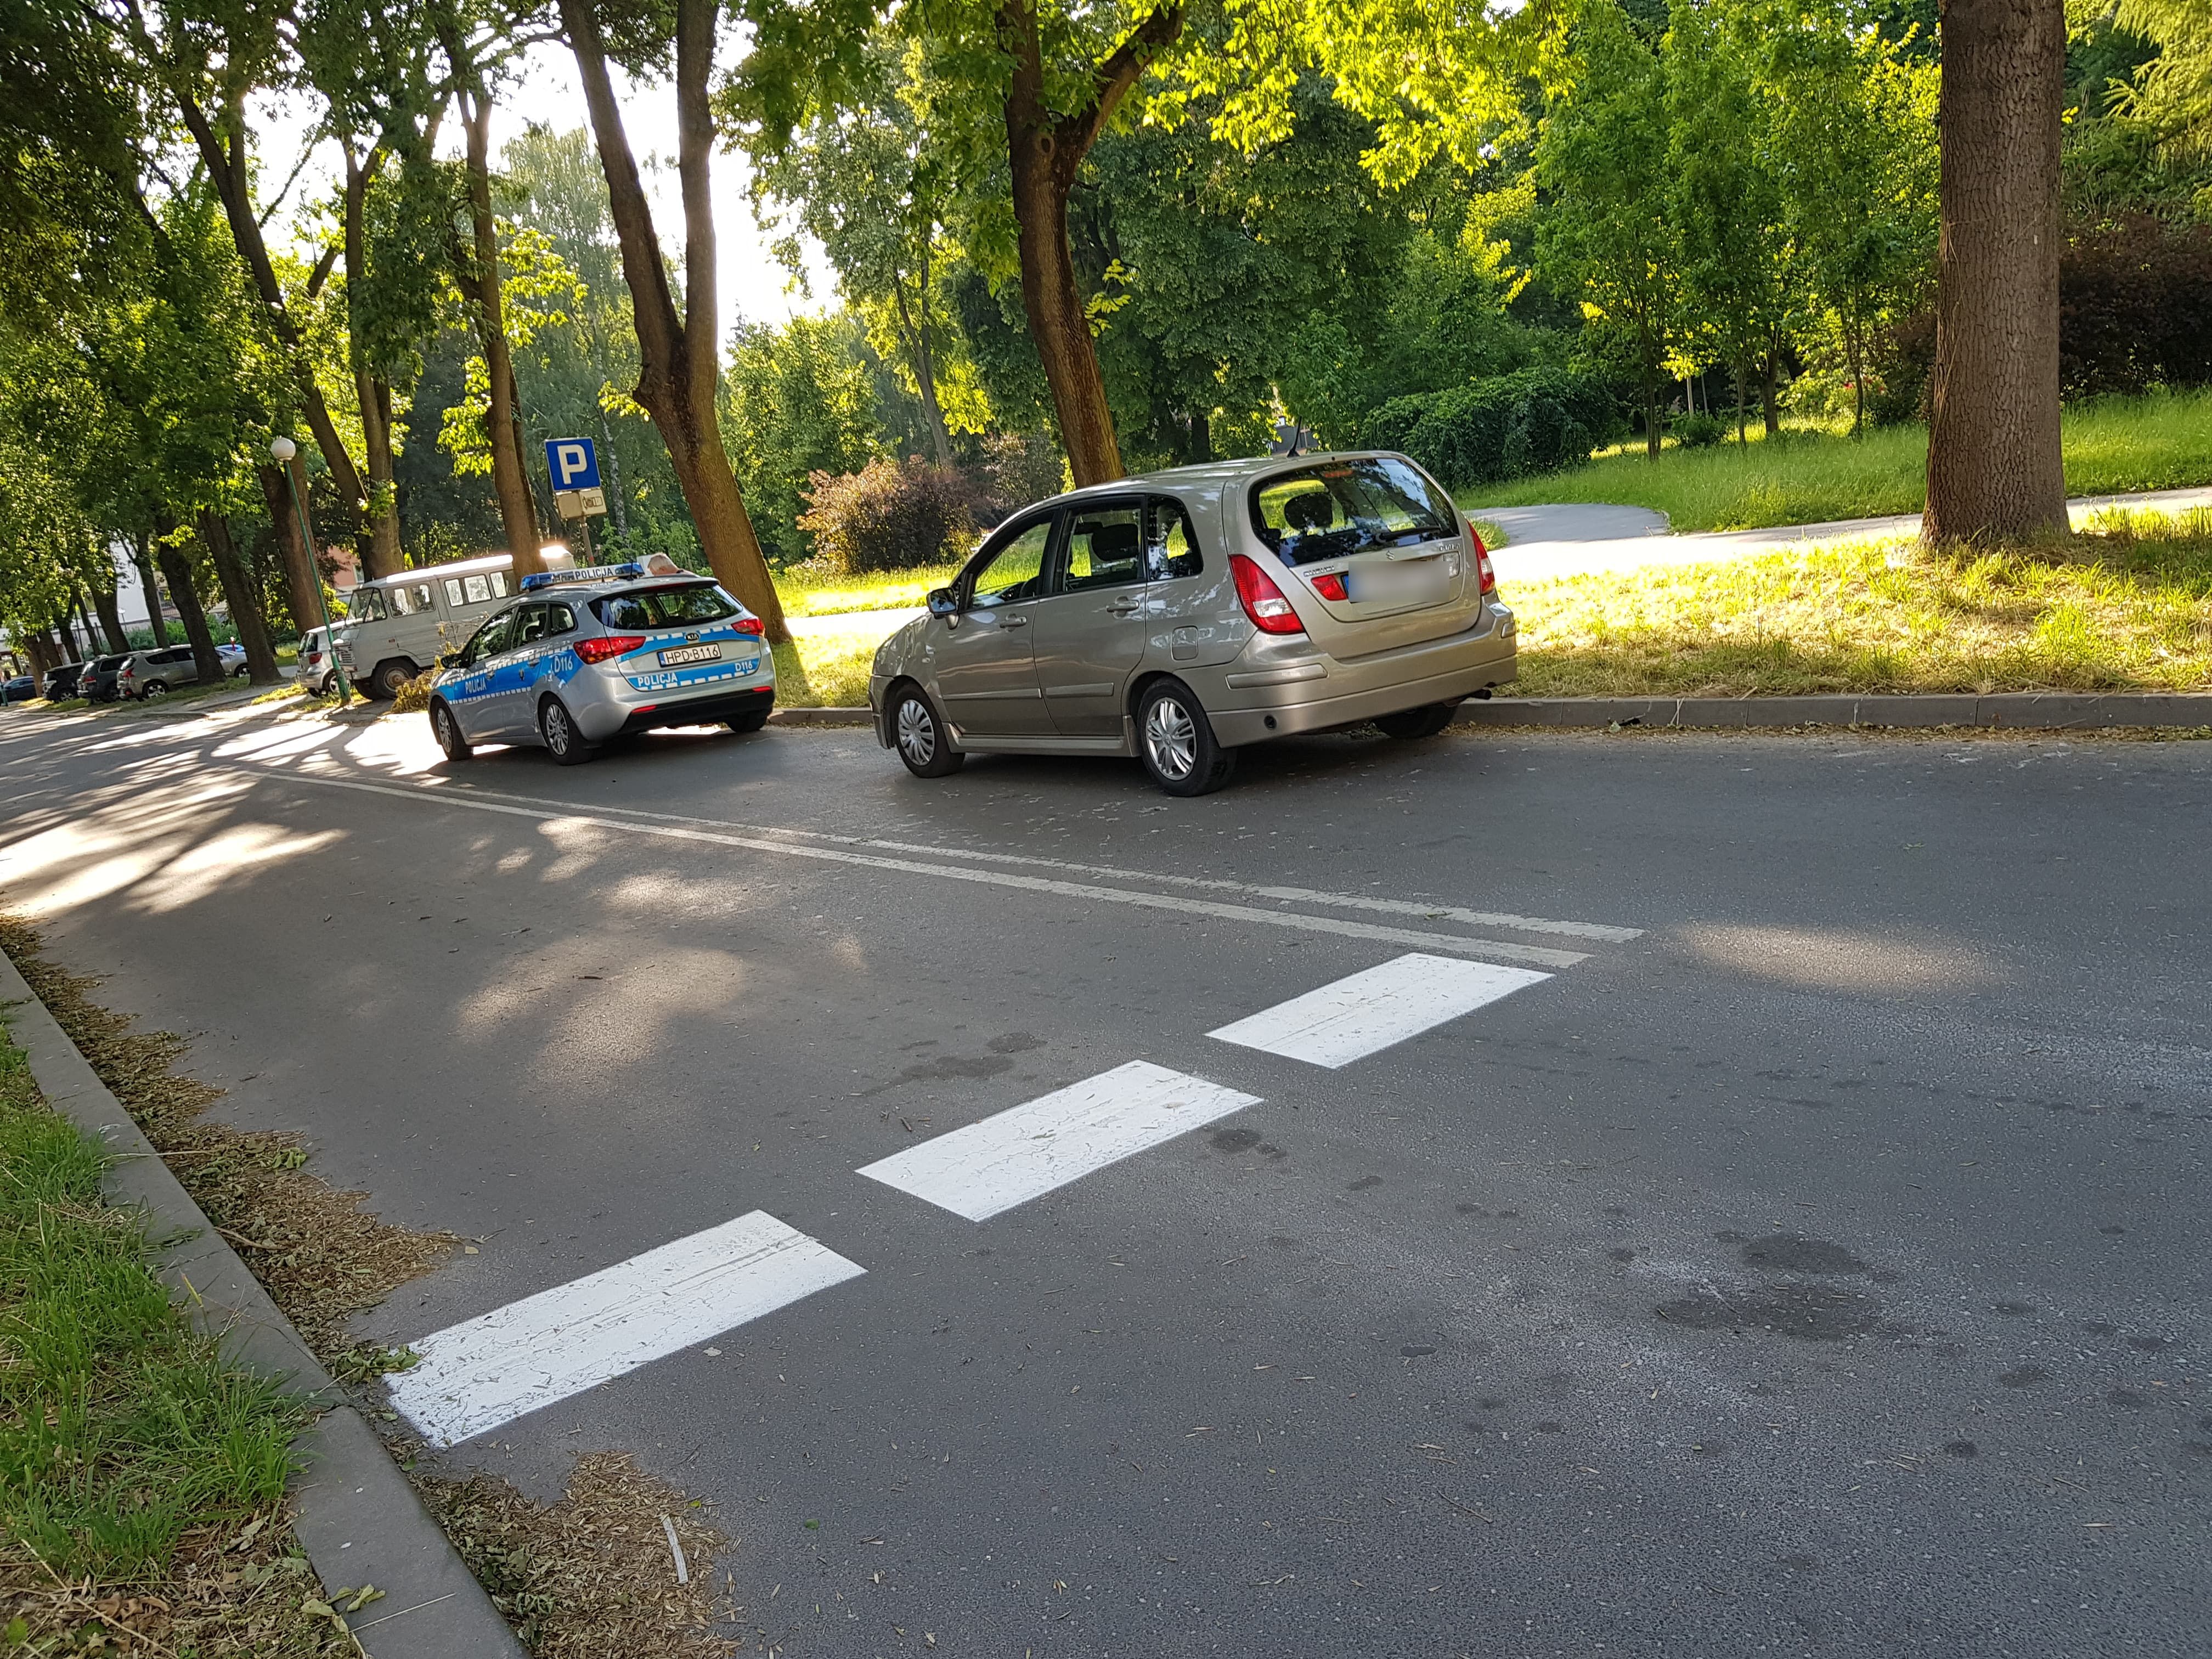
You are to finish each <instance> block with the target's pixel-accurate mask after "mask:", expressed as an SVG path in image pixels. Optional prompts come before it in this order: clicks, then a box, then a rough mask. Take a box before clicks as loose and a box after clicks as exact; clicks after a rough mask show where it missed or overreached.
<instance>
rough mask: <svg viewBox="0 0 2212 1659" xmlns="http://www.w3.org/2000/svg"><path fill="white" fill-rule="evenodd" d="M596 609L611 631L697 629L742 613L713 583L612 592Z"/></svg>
mask: <svg viewBox="0 0 2212 1659" xmlns="http://www.w3.org/2000/svg"><path fill="white" fill-rule="evenodd" d="M592 609H594V610H596V611H598V612H599V620H600V621H601V622H603V623H605V624H606V625H607V626H608V627H610V628H635V629H653V628H696V627H698V626H699V624H700V623H717V622H721V621H723V620H725V619H726V618H727V617H734V616H736V615H737V614H738V602H737V601H736V600H735V599H732V598H731V597H730V596H729V595H728V594H726V593H725V592H722V590H721V589H720V588H719V587H717V586H714V583H712V582H690V583H687V584H685V585H684V586H682V587H647V588H643V589H641V590H640V591H638V592H634V593H611V594H609V595H608V596H607V597H606V598H605V599H601V600H599V601H598V602H597V603H596V604H595V605H593V606H592Z"/></svg>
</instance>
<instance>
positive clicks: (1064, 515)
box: [868, 453, 1516, 795]
mask: <svg viewBox="0 0 2212 1659" xmlns="http://www.w3.org/2000/svg"><path fill="white" fill-rule="evenodd" d="M1496 589H1497V581H1496V579H1495V578H1494V577H1493V576H1492V573H1491V566H1490V555H1489V553H1488V551H1487V550H1486V549H1485V548H1484V547H1483V545H1482V541H1481V538H1480V537H1479V536H1477V535H1476V534H1475V532H1474V527H1473V526H1471V525H1469V524H1468V522H1467V520H1465V519H1464V518H1463V517H1462V515H1461V513H1460V512H1459V510H1458V508H1457V507H1455V506H1454V505H1453V503H1452V500H1451V497H1450V496H1449V495H1446V494H1445V493H1444V491H1443V488H1442V487H1441V486H1440V485H1438V484H1437V483H1436V482H1435V480H1433V479H1431V477H1429V476H1428V475H1427V474H1426V473H1425V472H1424V471H1421V469H1420V468H1419V467H1418V466H1416V465H1414V464H1413V462H1412V461H1411V460H1409V459H1407V458H1406V457H1405V456H1403V455H1398V454H1392V453H1348V454H1325V455H1313V456H1304V457H1299V458H1295V459H1288V458H1269V459H1258V460H1239V461H1224V462H1219V463H1214V464H1209V465H1200V466H1186V467H1177V468H1176V469H1174V470H1172V471H1164V472H1156V473H1153V474H1152V475H1150V476H1149V477H1139V478H1126V479H1122V480H1120V481H1118V482H1116V483H1111V484H1098V485H1094V486H1092V487H1091V488H1090V489H1081V490H1076V491H1073V492H1072V493H1070V494H1068V495H1061V496H1058V497H1056V498H1054V500H1052V501H1044V502H1041V503H1040V504H1038V505H1037V506H1036V507H1030V508H1029V509H1028V510H1027V511H1025V512H1022V513H1015V514H1014V515H1013V516H1012V518H1010V519H1008V520H1006V523H1005V524H1004V525H1002V526H1000V527H999V528H998V529H997V530H995V531H994V532H992V534H991V536H990V538H989V539H988V540H987V541H986V542H985V543H984V544H983V545H982V546H981V548H980V549H979V550H977V551H976V553H975V556H974V557H972V558H971V559H969V562H968V563H967V565H966V567H965V568H963V569H962V571H961V573H960V574H959V575H958V577H957V578H956V579H955V580H954V581H953V583H952V585H951V586H950V587H944V588H939V590H937V592H933V593H932V594H931V595H930V596H929V608H928V611H927V614H926V615H923V616H921V617H915V619H914V620H913V621H911V622H909V623H907V624H906V625H905V626H904V627H902V628H901V629H899V630H898V631H897V632H896V633H895V634H893V635H891V636H890V638H889V639H888V640H886V641H884V643H883V645H882V646H881V647H878V650H877V653H876V659H875V664H874V666H873V668H872V671H871V673H870V676H869V681H868V700H869V702H870V704H871V705H872V708H873V709H874V711H875V716H876V736H877V740H878V742H880V743H881V744H883V745H884V747H885V748H889V749H896V750H897V751H898V756H899V758H900V759H901V760H902V761H903V762H904V763H906V766H907V769H908V771H910V772H913V773H914V774H915V775H916V776H919V777H940V776H943V775H945V774H946V773H948V772H951V771H954V770H957V769H958V767H959V766H960V763H961V762H962V760H963V758H964V757H966V756H968V755H969V754H974V753H979V752H994V753H1001V754H1021V753H1028V754H1048V755H1133V756H1135V757H1138V758H1139V759H1140V760H1141V761H1142V762H1143V763H1144V764H1145V768H1146V770H1147V771H1148V772H1150V773H1151V774H1152V781H1153V782H1155V783H1156V784H1158V786H1159V787H1160V788H1162V789H1163V790H1164V791H1165V792H1166V793H1169V794H1171V795H1200V794H1204V793H1206V792H1207V791H1208V790H1211V789H1218V788H1219V787H1221V786H1222V785H1223V784H1224V783H1225V782H1227V781H1229V776H1230V774H1231V771H1232V770H1233V769H1234V768H1235V765H1236V760H1237V750H1238V749H1239V748H1241V747H1242V746H1243V745H1244V744H1253V743H1258V742H1261V741H1262V740H1264V739H1266V738H1274V737H1286V736H1289V735H1291V733H1293V732H1317V731H1322V730H1326V729H1328V728H1331V727H1334V726H1352V725H1358V724H1361V723H1364V722H1371V723H1373V724H1374V725H1375V726H1379V727H1380V728H1381V729H1382V730H1383V732H1385V733H1387V734H1388V735H1389V736H1391V737H1394V738H1425V737H1429V736H1431V735H1433V734H1435V733H1436V732H1441V731H1443V728H1444V726H1446V725H1447V724H1448V723H1449V721H1450V720H1451V717H1452V713H1453V711H1454V710H1455V708H1457V707H1458V706H1459V704H1460V702H1461V701H1462V699H1464V698H1467V697H1471V696H1472V697H1486V696H1489V695H1490V692H1491V690H1492V687H1494V686H1498V685H1502V684H1504V683H1505V682H1507V681H1509V680H1510V679H1512V678H1514V676H1515V673H1516V624H1515V622H1514V618H1513V613H1512V612H1511V611H1509V610H1507V609H1506V608H1505V606H1504V605H1503V604H1502V603H1501V602H1500V601H1499V599H1498V595H1497V592H1496Z"/></svg>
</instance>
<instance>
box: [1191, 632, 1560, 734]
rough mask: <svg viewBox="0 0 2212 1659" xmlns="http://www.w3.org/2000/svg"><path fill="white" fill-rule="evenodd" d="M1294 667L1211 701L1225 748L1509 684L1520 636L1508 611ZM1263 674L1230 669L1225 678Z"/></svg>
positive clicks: (1215, 729) (1455, 699)
mask: <svg viewBox="0 0 2212 1659" xmlns="http://www.w3.org/2000/svg"><path fill="white" fill-rule="evenodd" d="M1290 666H1291V665H1285V667H1284V668H1282V669H1278V670H1275V671H1273V672H1271V673H1270V674H1269V676H1268V677H1269V678H1274V677H1275V675H1277V674H1279V675H1280V676H1281V678H1279V679H1278V680H1277V683H1275V684H1267V685H1252V684H1249V683H1247V684H1242V685H1235V684H1232V685H1231V686H1230V687H1229V689H1228V690H1226V692H1225V694H1224V696H1223V698H1222V706H1221V707H1220V708H1215V707H1213V706H1212V699H1211V698H1209V699H1207V708H1206V714H1207V717H1208V718H1209V719H1210V720H1212V723H1213V735H1214V738H1215V739H1216V740H1217V741H1218V742H1219V743H1220V744H1221V745H1222V746H1223V747H1224V748H1225V749H1234V748H1237V747H1238V746H1239V745H1240V744H1248V743H1259V742H1261V741H1263V740H1264V739H1266V738H1280V737H1288V736H1290V735H1291V733H1293V732H1320V731H1325V730H1327V729H1328V728H1329V727H1331V726H1350V725H1352V724H1354V723H1355V722H1357V721H1359V720H1374V719H1376V717H1377V716H1378V715H1383V714H1397V713H1399V712H1400V711H1401V710H1403V709H1407V708H1425V707H1426V706H1427V705H1428V704H1431V703H1438V702H1459V701H1460V700H1461V699H1462V698H1465V697H1470V696H1474V694H1475V693H1476V692H1478V691H1480V690H1485V689H1486V688H1487V687H1490V686H1493V685H1503V684H1506V683H1507V682H1508V681H1510V680H1511V679H1514V678H1516V677H1517V675H1518V673H1519V667H1518V650H1517V635H1516V629H1515V628H1514V626H1513V623H1512V619H1511V617H1510V613H1509V614H1505V615H1503V616H1501V617H1499V618H1498V623H1495V624H1493V625H1492V626H1491V627H1487V628H1483V629H1476V630H1471V631H1470V632H1468V633H1466V634H1461V635H1453V636H1452V637H1450V638H1449V639H1443V640H1437V641H1430V642H1428V643H1425V644H1423V645H1420V646H1417V647H1408V648H1407V649H1405V650H1401V651H1392V652H1387V653H1383V654H1382V655H1381V656H1379V657H1376V658H1366V659H1360V660H1358V661H1356V662H1350V663H1346V662H1338V661H1336V660H1334V659H1327V658H1323V659H1318V660H1317V661H1316V663H1315V664H1314V665H1312V666H1315V667H1318V668H1320V669H1321V670H1322V671H1321V672H1320V673H1318V674H1316V673H1313V672H1312V671H1310V667H1308V666H1307V665H1297V668H1298V670H1299V671H1298V673H1297V677H1296V678H1291V673H1290V672H1289V668H1290ZM1256 678H1261V676H1260V675H1257V674H1252V675H1249V676H1248V675H1246V674H1243V673H1231V674H1230V675H1228V676H1225V681H1232V680H1246V681H1248V682H1249V679H1256Z"/></svg>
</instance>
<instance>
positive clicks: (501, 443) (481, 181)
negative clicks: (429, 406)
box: [457, 86, 545, 582]
mask: <svg viewBox="0 0 2212 1659" xmlns="http://www.w3.org/2000/svg"><path fill="white" fill-rule="evenodd" d="M461 120H462V124H463V125H465V127H466V128H467V130H468V135H469V146H468V177H469V221H470V224H471V228H472V229H473V231H474V233H475V240H474V242H473V244H472V246H471V258H470V261H469V264H468V268H467V269H465V270H462V271H460V272H459V273H457V274H458V275H459V276H460V278H461V283H462V288H463V289H464V291H465V292H467V293H468V294H470V295H471V298H473V299H474V300H475V301H476V305H475V312H476V325H477V345H478V346H479V347H480V348H481V349H483V359H484V371H485V374H484V379H485V382H486V389H487V392H488V396H489V407H488V408H487V409H486V410H485V411H484V435H485V436H486V438H487V439H489V441H490V443H491V483H492V493H493V495H495V496H497V497H498V500H499V522H500V528H501V530H502V531H503V532H505V533H506V536H507V551H508V552H510V553H512V554H513V556H514V579H515V580H516V581H518V582H520V580H522V578H523V577H525V576H528V575H534V574H537V573H538V572H539V571H541V570H543V569H544V568H545V562H544V560H543V559H541V558H540V557H538V547H539V545H540V544H541V538H539V536H538V509H537V507H536V506H535V505H534V503H533V502H532V500H531V495H530V478H529V475H528V474H526V473H525V472H524V471H523V470H522V441H521V436H520V428H521V423H520V414H519V412H518V411H517V410H516V408H515V397H514V357H513V353H512V352H511V351H510V350H509V349H508V347H507V313H506V306H505V304H504V301H503V300H502V297H501V277H500V274H499V221H498V220H497V219H496V218H495V216H493V213H492V207H491V98H490V96H489V94H487V93H486V92H485V91H484V90H483V88H482V87H481V86H478V87H475V88H471V89H469V90H468V91H467V92H465V93H464V94H462V98H461Z"/></svg>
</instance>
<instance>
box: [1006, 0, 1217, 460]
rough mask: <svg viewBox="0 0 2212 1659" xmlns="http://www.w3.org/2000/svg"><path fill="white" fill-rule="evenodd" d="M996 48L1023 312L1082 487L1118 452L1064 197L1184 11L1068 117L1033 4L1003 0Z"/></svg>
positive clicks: (1141, 41)
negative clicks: (1048, 72) (1058, 105)
mask: <svg viewBox="0 0 2212 1659" xmlns="http://www.w3.org/2000/svg"><path fill="white" fill-rule="evenodd" d="M998 32H999V46H1000V50H1001V51H1003V52H1006V55H1007V56H1008V57H1009V58H1011V59H1012V76H1011V77H1010V79H1009V81H1008V82H1007V88H1006V156H1007V160H1008V161H1009V163H1010V164H1011V167H1012V176H1013V197H1014V226H1015V234H1016V243H1017V246H1018V250H1019V252H1020V255H1021V267H1022V308H1023V310H1024V312H1026V313H1028V316H1029V323H1030V338H1031V339H1032V340H1033V341H1034V342H1035V343H1036V352H1037V359H1038V361H1039V362H1042V364H1043V365H1044V377H1045V380H1046V381H1047V383H1048V385H1049V386H1051V388H1052V403H1053V409H1054V412H1055V413H1056V414H1057V415H1058V416H1059V420H1060V445H1061V447H1063V448H1065V449H1066V451H1067V462H1068V470H1069V471H1071V472H1073V474H1074V477H1075V483H1076V487H1077V488H1078V489H1080V488H1082V487H1083V486H1084V485H1085V484H1094V483H1110V482H1111V481H1112V480H1114V479H1115V478H1118V477H1121V476H1122V475H1123V471H1124V469H1123V467H1122V465H1121V445H1120V444H1119V443H1118V442H1117V441H1115V436H1114V416H1113V412H1112V411H1111V410H1109V408H1108V406H1107V403H1106V382H1105V379H1104V377H1103V376H1102V375H1101V374H1099V372H1098V352H1097V347H1096V346H1095V345H1094V344H1093V343H1092V341H1091V319H1090V316H1089V314H1088V313H1087V312H1086V311H1085V307H1084V303H1083V291H1082V288H1081V285H1080V284H1079V283H1078V282H1077V281H1076V276H1075V255H1074V252H1073V250H1072V249H1071V248H1070V247H1069V246H1068V241H1067V197H1068V194H1069V192H1070V191H1073V189H1074V188H1075V179H1076V174H1077V173H1078V172H1079V170H1080V169H1081V167H1082V166H1083V158H1084V157H1085V155H1089V154H1090V153H1091V145H1092V144H1093V143H1097V138H1098V135H1099V134H1100V133H1101V132H1103V131H1105V130H1106V124H1107V123H1108V122H1109V121H1110V120H1111V119H1113V117H1114V111H1115V108H1116V107H1117V106H1119V105H1120V103H1121V100H1122V98H1123V97H1124V96H1126V95H1127V93H1128V90H1129V88H1131V87H1133V86H1134V85H1135V84H1136V82H1137V77H1138V76H1140V75H1142V74H1143V73H1144V72H1145V69H1146V65H1147V64H1150V63H1151V62H1152V58H1154V57H1155V56H1156V55H1158V52H1160V51H1161V50H1162V49H1163V48H1164V47H1165V46H1169V45H1170V44H1171V43H1172V42H1173V41H1174V40H1175V38H1176V36H1177V35H1178V34H1180V33H1182V6H1181V5H1180V4H1171V5H1167V6H1164V7H1162V8H1161V9H1158V10H1157V11H1154V12H1152V13H1151V14H1150V15H1147V16H1146V18H1145V20H1144V21H1142V22H1141V23H1139V24H1138V26H1137V27H1136V28H1135V29H1134V30H1133V31H1132V32H1131V33H1130V34H1129V36H1128V38H1127V39H1126V40H1123V41H1122V42H1121V45H1120V46H1117V47H1115V50H1114V52H1113V53H1112V54H1111V55H1110V56H1109V57H1108V58H1105V59H1104V60H1103V62H1102V63H1100V64H1098V66H1097V69H1096V70H1093V72H1092V75H1091V90H1090V95H1089V97H1088V98H1087V99H1085V100H1082V101H1081V102H1080V103H1079V106H1077V107H1076V108H1074V109H1072V110H1068V111H1066V112H1059V111H1056V110H1055V109H1054V107H1053V106H1052V104H1051V103H1050V102H1049V101H1048V93H1047V89H1046V86H1045V71H1044V52H1043V45H1042V39H1041V37H1040V36H1039V33H1038V30H1037V15H1036V4H1035V0H1000V3H999V13H998Z"/></svg>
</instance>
